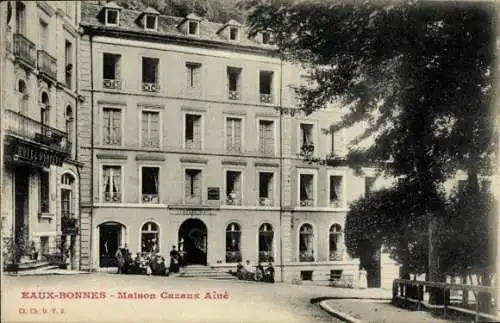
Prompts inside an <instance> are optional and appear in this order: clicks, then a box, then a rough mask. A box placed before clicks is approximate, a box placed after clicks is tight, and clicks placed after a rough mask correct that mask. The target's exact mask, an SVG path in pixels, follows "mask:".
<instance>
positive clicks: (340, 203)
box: [330, 200, 344, 208]
mask: <svg viewBox="0 0 500 323" xmlns="http://www.w3.org/2000/svg"><path fill="white" fill-rule="evenodd" d="M330 207H333V208H342V207H344V201H342V200H335V201H330Z"/></svg>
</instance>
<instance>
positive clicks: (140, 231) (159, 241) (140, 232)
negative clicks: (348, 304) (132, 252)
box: [139, 219, 161, 253]
mask: <svg viewBox="0 0 500 323" xmlns="http://www.w3.org/2000/svg"><path fill="white" fill-rule="evenodd" d="M149 223H152V224H155V225H156V227H157V230H156V231H147V230H143V229H142V228H143V227H144V226H145V225H146V224H149ZM143 233H156V240H157V243H156V247H157V250H156V252H161V239H160V238H161V226H160V224H159V223H158V222H157V221H155V220H151V219H148V220H146V221H144V222H143V223H142V224H141V226H140V230H139V246H140V250H141V253H142V252H144V251H142V235H143Z"/></svg>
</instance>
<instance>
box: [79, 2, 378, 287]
mask: <svg viewBox="0 0 500 323" xmlns="http://www.w3.org/2000/svg"><path fill="white" fill-rule="evenodd" d="M81 26H82V29H83V35H82V39H81V43H80V49H79V55H80V56H79V64H80V74H79V86H80V89H81V91H82V94H83V95H84V96H85V98H86V100H85V102H84V103H83V104H82V105H81V107H80V109H79V123H78V135H79V147H80V149H79V156H78V160H79V161H81V162H82V163H84V167H83V169H82V171H81V202H82V204H81V234H82V237H81V239H82V240H81V241H82V244H81V264H82V269H85V270H105V269H106V268H109V267H113V266H116V264H115V260H114V253H115V252H116V250H117V248H118V247H119V246H123V245H127V246H128V248H129V249H130V250H131V251H132V252H148V251H152V250H156V251H159V252H160V253H161V254H163V255H165V256H166V255H168V253H169V251H170V249H171V247H172V246H173V245H175V246H178V247H179V248H180V249H181V250H183V251H184V252H185V258H186V261H187V262H188V264H202V265H210V266H212V267H234V266H235V265H236V263H237V262H239V261H245V260H250V261H251V262H252V263H256V262H258V261H262V262H268V261H271V262H273V263H274V264H275V266H276V274H277V279H278V280H283V281H292V280H327V279H328V277H329V275H330V274H331V273H332V271H336V273H340V272H342V275H343V276H344V277H347V278H348V279H352V280H353V282H354V283H355V282H356V281H357V278H358V269H359V268H358V267H359V261H358V260H357V259H351V258H350V257H349V256H348V254H347V252H346V251H345V245H344V239H343V228H344V222H345V216H346V212H347V210H348V207H349V203H350V202H351V201H353V200H355V199H357V198H358V197H360V196H362V195H363V194H364V193H365V190H366V188H368V189H369V188H370V186H371V185H372V184H373V178H371V177H368V178H365V177H357V176H355V175H354V173H353V171H352V170H350V169H349V168H347V167H342V166H339V167H327V166H321V165H313V164H310V163H308V162H307V161H305V160H304V158H302V157H299V156H298V155H299V153H300V152H301V151H302V152H304V151H306V152H307V153H308V154H310V155H312V156H326V155H328V154H332V153H333V154H335V155H337V156H341V155H342V154H343V153H344V148H345V147H344V143H343V142H344V139H345V137H346V135H345V134H343V133H336V134H334V135H332V134H325V133H324V132H323V129H326V128H328V127H329V126H330V125H331V124H332V123H333V122H335V121H336V120H339V118H340V117H341V112H340V110H338V109H336V108H335V107H332V108H331V109H327V110H324V111H318V112H315V113H314V114H312V115H310V116H307V117H306V116H305V115H301V114H300V113H298V112H297V111H298V110H297V109H296V98H295V95H294V92H293V90H292V89H291V88H290V85H297V84H300V83H301V82H305V81H307V77H306V76H305V75H303V72H302V71H301V69H300V68H298V67H297V66H295V65H293V64H291V63H289V62H286V61H283V60H281V59H280V58H279V57H277V56H276V53H275V48H274V47H273V46H272V45H270V44H269V42H270V36H269V35H268V34H266V33H261V34H259V35H257V36H255V37H252V38H249V37H248V35H247V29H246V28H245V26H242V25H241V24H240V23H239V22H236V21H233V20H231V21H229V22H227V23H226V24H219V23H213V22H209V21H206V20H203V19H201V18H200V17H197V16H196V15H194V14H191V15H188V16H187V17H168V16H162V15H159V14H158V12H156V11H155V10H154V9H151V8H148V9H146V10H144V11H143V12H138V11H132V10H128V9H124V8H121V7H119V6H118V5H116V4H115V3H112V2H110V3H108V4H106V5H104V6H103V5H98V4H93V3H84V4H82V22H81ZM283 111H287V112H288V113H283ZM290 112H296V113H293V115H292V113H290ZM379 280H380V279H379Z"/></svg>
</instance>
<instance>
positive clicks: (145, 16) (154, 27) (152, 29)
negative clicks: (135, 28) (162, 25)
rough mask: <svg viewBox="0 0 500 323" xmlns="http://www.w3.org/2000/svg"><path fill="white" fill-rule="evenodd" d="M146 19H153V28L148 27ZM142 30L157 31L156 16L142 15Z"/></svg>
mask: <svg viewBox="0 0 500 323" xmlns="http://www.w3.org/2000/svg"><path fill="white" fill-rule="evenodd" d="M148 18H154V24H153V25H154V26H153V27H152V28H150V27H148ZM144 30H148V31H157V30H158V15H152V14H145V15H144Z"/></svg>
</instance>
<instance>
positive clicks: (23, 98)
mask: <svg viewBox="0 0 500 323" xmlns="http://www.w3.org/2000/svg"><path fill="white" fill-rule="evenodd" d="M17 93H18V94H19V112H20V113H21V114H24V115H26V114H27V113H28V90H27V87H26V82H24V80H19V81H18V82H17Z"/></svg>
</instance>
